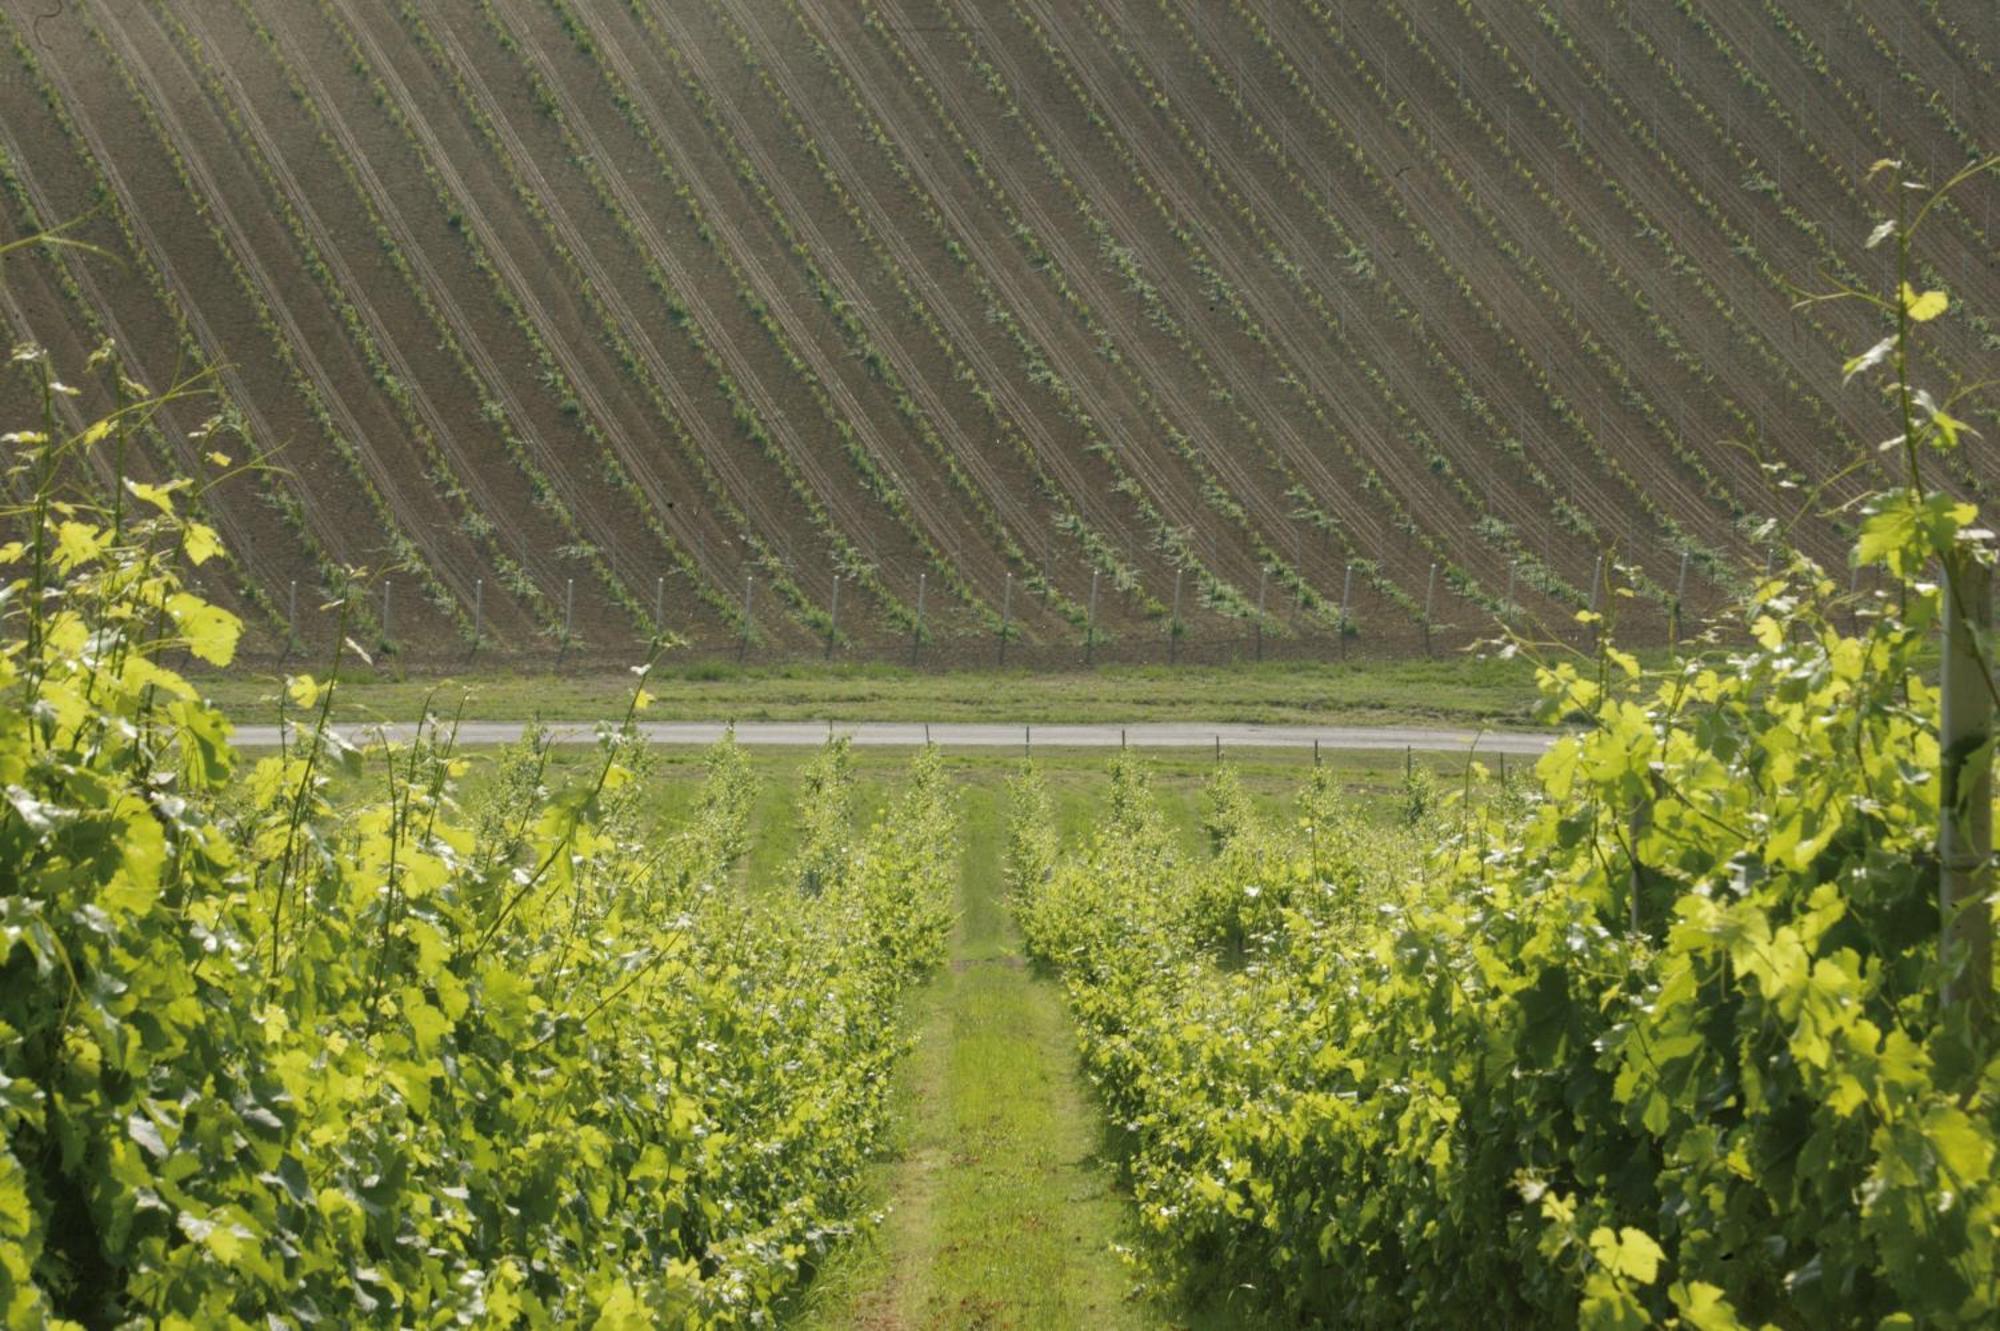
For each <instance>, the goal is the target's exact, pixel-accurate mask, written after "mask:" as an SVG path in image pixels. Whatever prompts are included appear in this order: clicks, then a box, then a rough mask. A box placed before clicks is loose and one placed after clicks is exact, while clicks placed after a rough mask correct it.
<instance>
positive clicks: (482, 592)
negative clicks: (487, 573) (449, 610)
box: [469, 578, 486, 655]
mask: <svg viewBox="0 0 2000 1331" xmlns="http://www.w3.org/2000/svg"><path fill="white" fill-rule="evenodd" d="M485 636H486V579H484V578H474V579H473V580H472V652H471V653H469V655H471V654H477V653H478V651H479V643H480V640H481V639H482V638H484V637H485Z"/></svg>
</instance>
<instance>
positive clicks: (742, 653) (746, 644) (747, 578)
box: [736, 573, 756, 663]
mask: <svg viewBox="0 0 2000 1331" xmlns="http://www.w3.org/2000/svg"><path fill="white" fill-rule="evenodd" d="M755 582H756V575H755V574H751V573H745V574H744V575H743V636H742V637H741V638H739V639H737V641H736V659H737V661H738V662H739V663H740V662H742V660H743V659H744V658H745V657H747V656H748V655H749V654H750V588H751V587H752V586H753V585H754V584H755Z"/></svg>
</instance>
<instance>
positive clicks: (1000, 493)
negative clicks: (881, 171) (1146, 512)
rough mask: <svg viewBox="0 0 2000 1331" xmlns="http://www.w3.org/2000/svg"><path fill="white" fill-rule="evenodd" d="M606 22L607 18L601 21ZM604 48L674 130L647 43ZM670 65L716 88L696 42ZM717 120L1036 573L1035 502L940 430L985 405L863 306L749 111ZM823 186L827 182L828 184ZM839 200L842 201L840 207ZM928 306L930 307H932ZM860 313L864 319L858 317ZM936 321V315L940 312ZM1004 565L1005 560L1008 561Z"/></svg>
mask: <svg viewBox="0 0 2000 1331" xmlns="http://www.w3.org/2000/svg"><path fill="white" fill-rule="evenodd" d="M598 17H599V18H600V20H601V19H602V18H603V15H602V14H601V13H600V14H599V15H598ZM598 49H599V50H600V51H601V52H603V54H604V56H605V58H606V59H607V60H609V61H611V62H612V64H613V65H614V67H615V68H616V70H617V72H618V74H619V77H620V79H621V81H622V82H623V84H624V87H625V89H626V90H627V92H628V93H630V94H631V95H632V96H633V97H634V99H635V101H636V102H637V103H638V104H640V105H642V106H644V107H645V108H646V113H647V114H648V116H649V118H650V120H651V122H652V124H653V125H654V127H655V129H656V131H658V130H660V129H666V128H670V127H671V126H672V124H673V123H674V121H673V119H672V118H670V117H668V116H666V115H665V114H664V113H663V110H662V107H661V104H660V102H659V101H658V99H657V97H656V95H655V93H654V92H653V90H652V86H651V85H650V84H649V81H648V80H646V79H644V78H640V77H637V76H636V73H635V70H634V67H633V66H632V64H631V56H632V52H633V51H635V50H641V49H648V48H647V47H646V46H645V44H644V43H643V42H641V41H634V42H633V43H632V44H631V45H630V46H629V47H628V46H627V45H626V44H624V43H623V42H621V41H618V40H612V41H609V42H605V41H602V40H600V41H599V44H598ZM665 54H666V56H667V57H668V58H669V59H676V60H684V61H685V64H686V68H687V70H688V71H691V73H692V76H693V78H694V79H695V80H697V81H699V82H701V83H706V84H708V85H710V86H715V85H716V83H717V76H716V74H715V72H714V70H713V68H712V67H711V66H710V65H709V63H708V60H707V56H706V54H705V53H704V52H703V50H702V47H701V44H700V43H698V42H695V43H690V44H689V45H688V46H687V47H686V48H685V49H674V48H669V49H668V50H667V51H666V52H665ZM712 104H713V106H714V111H715V115H716V117H717V119H718V122H719V123H720V125H721V126H722V130H723V132H724V133H725V134H726V135H727V140H726V144H727V146H729V147H733V148H735V149H737V150H739V151H741V152H742V153H744V154H745V155H746V157H747V158H748V159H749V160H750V161H751V162H752V164H753V165H754V166H755V168H756V170H757V173H758V182H759V184H760V186H761V187H762V188H764V189H767V190H768V191H769V192H770V194H771V197H772V199H773V200H774V202H775V204H776V207H777V208H778V209H779V210H780V212H781V213H782V214H783V216H784V218H785V221H786V224H787V225H788V226H789V227H790V228H792V230H793V232H794V233H795V234H796V235H797V236H799V237H800V238H801V241H800V243H802V244H803V245H804V247H805V249H806V250H807V252H808V255H809V262H810V263H811V264H812V265H813V266H814V267H815V268H816V269H818V270H819V271H820V272H821V274H822V275H823V277H824V280H825V281H826V282H827V285H828V287H829V288H830V290H831V291H833V292H837V293H839V296H838V299H840V300H841V301H842V303H843V307H844V311H843V312H844V313H848V314H850V315H852V317H854V318H855V320H856V322H857V324H858V326H859V327H861V328H863V329H864V330H866V333H867V336H868V339H869V341H870V343H872V344H873V345H875V346H878V347H882V346H886V350H885V351H884V352H883V353H882V354H883V357H884V359H885V360H886V361H887V363H888V365H889V367H890V370H891V372H892V373H893V374H894V376H895V383H896V384H898V385H900V387H901V388H902V389H903V390H904V391H906V392H908V393H909V394H910V396H911V398H912V399H913V400H914V401H915V403H916V404H917V407H918V409H919V410H920V411H921V412H922V413H923V416H924V418H925V419H926V421H927V422H928V425H929V429H930V432H931V438H932V439H934V440H935V444H936V446H937V447H938V448H939V449H940V450H943V451H944V452H945V453H946V454H948V456H941V457H940V459H939V461H940V465H942V466H943V467H945V468H946V469H947V470H948V471H957V472H960V473H962V474H963V475H964V476H965V478H966V481H965V482H964V483H966V484H968V485H969V486H970V487H971V488H972V489H973V490H974V492H975V493H976V495H978V496H979V497H980V499H982V500H983V502H984V503H986V504H990V505H992V506H993V509H994V513H993V516H992V519H991V522H990V523H989V524H987V525H988V530H989V531H990V533H991V534H992V535H993V536H994V537H995V538H996V540H997V541H998V542H999V543H1000V545H1001V546H1002V547H1006V546H1009V545H1011V546H1013V547H1014V548H1015V550H1016V556H1015V557H1016V558H1017V559H1018V560H1019V562H1020V563H1021V564H1022V567H1023V569H1024V570H1025V571H1026V572H1028V573H1030V574H1032V572H1033V571H1034V569H1033V564H1032V562H1031V561H1030V560H1029V559H1028V558H1027V556H1026V554H1025V550H1026V548H1027V546H1028V544H1030V543H1032V542H1033V541H1034V540H1035V539H1036V536H1037V535H1038V534H1039V524H1037V523H1036V522H1034V521H1033V519H1031V518H1028V517H1027V516H1025V505H1026V503H1028V502H1030V501H1029V499H1028V497H1027V495H1026V494H1024V493H1020V492H1017V490H1018V487H1015V486H1013V485H1011V484H1010V483H1009V481H1008V480H1007V479H1006V478H1005V477H1003V476H1002V475H1001V474H1000V469H999V467H998V466H997V465H996V464H995V460H994V459H991V458H989V457H988V456H987V453H986V450H985V449H983V448H980V447H978V446H976V445H975V446H971V447H964V446H959V447H954V446H953V445H952V444H951V443H950V442H948V441H947V440H946V439H945V438H944V437H943V435H942V433H941V432H940V430H939V427H940V426H942V429H943V430H944V431H954V432H955V431H956V429H957V427H958V425H959V424H960V423H961V422H962V421H963V420H965V419H966V418H968V417H970V416H971V415H972V414H974V413H975V412H976V410H977V404H976V403H972V402H967V403H965V404H963V406H962V407H960V408H959V409H958V410H956V411H955V410H954V409H953V407H952V406H951V405H950V404H948V403H946V401H945V400H944V397H943V394H942V393H941V391H940V385H939V384H938V382H937V381H936V379H935V377H934V376H933V375H932V374H930V373H927V372H926V371H925V370H924V369H923V368H922V361H923V360H924V358H925V352H924V350H923V343H922V340H921V337H922V334H921V330H914V331H912V330H906V329H905V328H904V327H903V326H902V325H901V322H900V321H899V320H898V319H896V318H895V317H894V316H893V312H890V311H883V310H881V309H880V308H879V307H878V306H877V305H876V304H875V303H874V302H873V301H872V300H868V299H861V300H856V299H855V294H856V293H860V292H864V291H868V290H869V288H870V285H871V284H870V283H869V282H868V281H867V280H866V279H865V278H864V276H863V275H862V272H861V271H860V270H859V269H858V268H857V267H855V266H854V264H852V263H850V261H849V260H848V257H847V254H846V252H845V249H844V247H842V246H841V245H839V244H837V243H835V242H834V241H832V240H831V239H830V238H829V237H828V236H827V234H826V233H825V231H824V230H823V229H822V228H821V226H820V224H819V213H818V210H817V209H816V208H814V207H813V206H811V205H809V204H808V203H806V201H805V200H804V199H803V198H802V197H801V195H800V194H799V192H798V190H797V188H796V187H795V186H794V183H793V182H794V179H795V177H794V175H793V173H792V172H791V171H790V170H788V169H787V168H786V167H785V166H784V165H783V164H782V163H780V162H779V161H778V160H776V158H775V156H774V154H773V151H772V149H771V148H770V147H769V146H768V145H766V144H764V143H762V142H761V141H760V140H759V139H758V138H757V136H756V134H755V132H754V130H753V128H752V126H750V125H749V124H748V123H747V121H746V119H745V116H744V113H743V109H742V105H741V103H740V101H739V99H737V98H733V97H720V98H716V99H714V101H713V103H712ZM822 183H823V182H822ZM838 202H839V200H837V199H836V200H835V203H836V205H837V204H838ZM859 239H860V241H861V243H862V244H863V246H864V247H865V248H866V249H867V250H868V251H869V253H870V254H871V256H873V257H875V258H876V259H877V261H878V262H879V263H880V264H883V265H893V263H894V260H893V259H891V258H890V257H889V256H888V255H887V253H886V251H883V250H881V249H880V248H879V247H880V240H879V238H878V237H877V236H876V235H875V234H874V232H873V231H872V230H870V229H866V227H865V223H864V224H863V229H862V230H861V231H860V233H859ZM927 308H928V307H926V309H927ZM856 311H859V313H855V312H856ZM932 317H933V318H934V317H935V315H934V314H933V315H932ZM1003 563H1004V561H1003Z"/></svg>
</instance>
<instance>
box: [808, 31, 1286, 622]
mask: <svg viewBox="0 0 2000 1331" xmlns="http://www.w3.org/2000/svg"><path fill="white" fill-rule="evenodd" d="M800 10H801V13H802V15H803V16H804V17H805V18H806V19H807V21H809V22H810V23H812V24H813V26H814V28H815V29H816V31H817V33H818V34H819V35H820V37H821V39H822V40H823V41H827V42H828V44H829V45H830V46H831V47H832V48H833V49H835V50H838V51H840V52H842V53H844V54H845V55H846V57H847V58H848V61H849V63H850V64H851V65H852V64H856V63H858V62H859V61H861V60H862V59H864V58H865V57H866V54H867V51H868V49H869V46H870V44H871V43H870V42H869V39H868V38H867V37H865V36H861V35H856V34H853V33H851V32H847V31H845V29H846V28H847V27H849V26H851V25H852V24H854V23H857V22H860V21H861V20H858V19H856V18H854V16H853V15H852V14H850V13H848V12H847V11H845V10H835V9H833V8H832V7H829V6H826V5H822V4H819V3H817V0H801V4H800ZM856 87H857V89H858V92H859V95H860V97H861V98H862V99H863V104H864V106H865V108H866V110H867V113H868V114H869V115H870V116H872V117H873V118H875V119H877V120H887V121H888V122H890V123H906V122H908V121H909V120H910V119H911V118H912V117H914V116H917V115H920V114H925V113H923V112H918V111H914V110H911V109H909V108H907V107H900V108H899V107H895V106H892V105H891V104H890V101H889V99H890V98H891V97H892V96H894V95H897V94H898V93H900V92H901V91H903V89H902V88H901V86H900V84H899V82H898V80H897V79H896V76H895V75H894V74H893V73H892V72H890V71H886V70H875V71H873V73H872V75H871V74H870V73H868V72H866V71H865V70H864V76H863V77H862V78H860V79H858V80H856ZM944 128H945V130H946V133H947V134H952V133H953V128H952V127H951V126H950V125H945V126H944ZM908 164H909V166H910V168H911V170H912V171H913V172H914V173H915V174H916V176H917V177H918V178H919V179H921V180H922V181H923V183H924V185H925V187H926V188H927V190H928V191H929V193H930V196H931V197H932V198H933V199H934V200H935V202H936V204H937V206H938V208H939V209H940V211H941V212H942V213H943V214H944V216H945V217H946V218H947V219H948V220H949V221H950V223H951V225H952V226H953V228H954V229H955V230H957V231H958V233H959V234H962V235H968V236H974V237H978V236H979V235H980V234H981V232H982V230H984V231H985V234H986V235H987V236H988V237H989V239H987V240H983V241H981V240H975V244H976V245H978V247H979V248H980V249H981V251H982V252H984V253H988V254H1006V253H1009V252H1010V251H1017V250H1018V249H1019V247H1020V240H1021V237H1020V233H1019V230H1018V229H1017V228H1018V224H1014V225H1013V226H1011V227H1010V226H1007V224H1006V223H1005V222H1004V221H1002V222H1000V224H999V225H995V223H994V222H991V221H989V222H987V223H985V224H984V226H982V222H981V218H982V217H983V216H985V213H984V210H983V209H975V206H974V204H973V201H972V200H970V199H966V198H961V197H960V196H959V194H958V191H957V190H955V189H954V188H952V186H951V184H950V181H949V180H948V179H946V178H944V177H943V175H942V172H943V170H944V168H943V167H940V166H939V165H938V164H937V163H936V161H935V160H934V159H933V158H932V157H931V156H930V155H928V154H917V155H913V156H911V157H910V158H909V159H908ZM1002 205H1003V207H1004V200H1003V201H1002ZM1003 217H1004V214H1003ZM1003 227H1004V228H1006V229H1012V230H1015V231H1016V234H1015V235H1014V236H1012V237H1008V236H1003V235H1001V234H999V232H1000V231H1001V230H1002V228H1003ZM1030 266H1032V265H1030ZM1053 271H1054V270H1053V268H1052V267H1049V266H1044V267H1043V269H1042V272H1041V273H1040V274H1039V275H1038V276H1034V277H1030V276H1027V275H1026V274H1025V273H1023V271H1022V270H1021V269H1020V268H1017V267H1015V266H1014V265H1012V264H1008V265H1005V266H999V267H996V268H995V269H994V271H993V274H992V277H993V281H994V283H995V285H996V287H997V289H998V290H999V291H1000V293H1001V295H1002V297H1003V298H1004V299H1005V300H1006V302H1007V304H1008V306H1009V307H1010V308H1012V309H1015V310H1023V311H1028V312H1030V317H1029V321H1028V322H1029V325H1030V326H1031V327H1032V328H1033V330H1034V333H1033V338H1032V340H1033V342H1034V344H1035V346H1036V347H1037V350H1038V354H1039V356H1040V357H1041V359H1042V361H1043V363H1044V365H1045V367H1046V369H1045V371H1044V374H1045V376H1046V377H1047V378H1048V383H1047V387H1048V388H1049V390H1050V391H1051V392H1052V393H1055V394H1056V395H1057V396H1058V397H1070V398H1074V399H1076V401H1077V402H1078V403H1080V404H1081V405H1078V406H1076V407H1075V408H1074V410H1073V411H1072V417H1073V419H1074V422H1075V424H1076V425H1077V426H1078V427H1079V428H1080V429H1081V430H1082V431H1083V432H1084V435H1085V438H1086V439H1087V440H1089V441H1091V442H1089V443H1086V445H1085V447H1087V448H1093V447H1094V448H1102V449H1105V450H1108V451H1109V454H1110V456H1111V457H1112V458H1113V460H1114V465H1115V466H1116V467H1117V468H1118V469H1119V470H1120V471H1122V472H1124V473H1125V474H1126V476H1127V478H1128V484H1130V485H1133V486H1135V487H1136V488H1137V494H1135V498H1139V499H1141V501H1142V503H1143V504H1144V505H1146V506H1147V507H1149V508H1151V509H1152V510H1154V512H1155V513H1156V514H1157V515H1158V516H1157V518H1156V519H1154V524H1155V525H1156V527H1158V528H1160V529H1159V530H1156V531H1155V532H1154V538H1155V541H1162V540H1170V539H1172V538H1171V537H1169V535H1168V533H1170V532H1179V533H1193V534H1195V539H1196V540H1197V541H1198V542H1199V543H1200V545H1201V546H1203V547H1205V548H1204V551H1203V553H1202V554H1201V555H1200V556H1199V557H1194V556H1193V555H1192V551H1191V550H1190V551H1189V555H1190V558H1189V559H1188V562H1189V563H1191V564H1194V565H1197V566H1198V567H1199V568H1202V569H1205V570H1206V573H1207V576H1208V577H1211V578H1222V577H1223V571H1222V569H1221V568H1220V567H1219V566H1218V564H1219V560H1220V559H1222V558H1229V559H1232V560H1234V561H1235V563H1236V567H1235V568H1234V569H1232V570H1231V572H1232V573H1234V574H1236V575H1237V576H1239V577H1240V576H1241V575H1242V574H1243V573H1244V572H1246V571H1251V572H1254V568H1253V567H1252V566H1251V565H1250V564H1249V563H1248V562H1246V561H1243V560H1242V559H1241V558H1240V555H1239V553H1238V552H1237V551H1235V550H1233V549H1232V548H1231V546H1230V545H1228V544H1225V543H1224V538H1223V537H1222V534H1220V533H1218V531H1217V530H1216V527H1215V521H1214V518H1213V517H1212V516H1211V514H1210V511H1209V508H1208V505H1207V504H1206V503H1204V501H1203V498H1202V496H1201V495H1200V492H1199V486H1198V483H1196V482H1195V481H1194V480H1193V478H1191V477H1187V476H1184V475H1181V474H1179V473H1180V465H1179V463H1178V461H1177V460H1174V459H1170V458H1162V457H1161V456H1160V454H1159V449H1160V446H1159V445H1158V444H1157V442H1156V441H1155V439H1154V438H1153V431H1152V430H1151V429H1150V428H1147V426H1146V425H1145V424H1144V422H1145V412H1144V410H1143V407H1142V406H1141V405H1140V404H1139V403H1138V402H1137V401H1136V400H1135V398H1134V395H1133V394H1132V393H1131V392H1130V391H1129V388H1128V386H1126V385H1124V384H1123V382H1122V380H1121V379H1119V378H1118V377H1117V376H1116V375H1115V374H1114V372H1113V371H1112V369H1111V368H1110V365H1109V362H1110V361H1112V360H1113V359H1114V358H1115V355H1116V349H1115V348H1112V347H1109V346H1106V345H1103V344H1101V343H1100V342H1098V341H1097V339H1096V336H1095V335H1094V334H1093V333H1092V332H1091V330H1089V329H1088V328H1087V327H1085V326H1084V324H1083V322H1082V321H1081V320H1080V319H1079V318H1078V317H1077V316H1076V313H1075V311H1074V310H1073V309H1072V308H1071V307H1070V305H1069V304H1068V303H1067V302H1066V300H1065V298H1064V297H1063V295H1062V294H1061V287H1060V285H1059V284H1058V281H1059V279H1058V280H1057V281H1052V280H1051V276H1052V274H1053ZM1100 423H1101V424H1102V427H1103V428H1100ZM1184 539H1185V538H1183V540H1184ZM1225 582H1226V579H1225Z"/></svg>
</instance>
